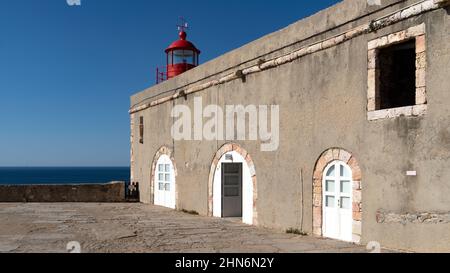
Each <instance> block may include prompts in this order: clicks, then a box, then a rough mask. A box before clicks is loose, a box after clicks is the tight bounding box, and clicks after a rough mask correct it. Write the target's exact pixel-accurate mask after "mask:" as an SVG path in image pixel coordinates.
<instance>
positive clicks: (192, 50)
mask: <svg viewBox="0 0 450 273" xmlns="http://www.w3.org/2000/svg"><path fill="white" fill-rule="evenodd" d="M187 29H188V24H187V23H186V22H185V21H184V20H182V24H180V25H178V30H179V40H177V41H175V42H173V43H172V44H171V45H170V46H169V47H168V48H167V49H166V50H165V52H166V55H167V65H166V67H165V68H163V69H161V68H158V69H157V71H156V74H157V76H156V83H157V84H158V83H160V82H163V81H165V80H168V79H171V78H173V77H175V76H178V75H180V74H182V73H184V72H186V71H188V70H190V69H192V68H194V67H196V66H198V64H199V55H200V53H201V52H200V50H198V49H197V48H196V47H195V45H194V44H193V43H191V42H189V41H188V40H186V38H187V33H186V30H187Z"/></svg>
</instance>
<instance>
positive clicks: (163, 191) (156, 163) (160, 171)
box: [151, 147, 177, 209]
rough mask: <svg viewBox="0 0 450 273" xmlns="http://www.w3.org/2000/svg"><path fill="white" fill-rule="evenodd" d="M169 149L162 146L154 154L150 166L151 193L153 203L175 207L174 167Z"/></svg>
mask: <svg viewBox="0 0 450 273" xmlns="http://www.w3.org/2000/svg"><path fill="white" fill-rule="evenodd" d="M171 154H172V153H171V151H170V150H169V149H168V148H167V147H162V148H161V149H160V150H159V151H158V152H157V153H156V155H155V158H154V160H153V166H152V176H151V177H152V178H151V195H152V197H153V204H154V205H157V206H162V207H166V208H171V209H176V201H177V188H176V176H177V172H176V167H175V164H174V163H173V162H174V161H173V159H172V158H171Z"/></svg>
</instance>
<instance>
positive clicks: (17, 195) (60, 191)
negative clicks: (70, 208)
mask: <svg viewBox="0 0 450 273" xmlns="http://www.w3.org/2000/svg"><path fill="white" fill-rule="evenodd" d="M125 201H126V198H125V183H124V182H111V183H108V184H86V185H5V186H0V202H30V203H32V202H37V203H39V202H43V203H45V202H49V203H50V202H92V203H109V202H111V203H114V202H125Z"/></svg>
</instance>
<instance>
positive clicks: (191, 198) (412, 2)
mask: <svg viewBox="0 0 450 273" xmlns="http://www.w3.org/2000/svg"><path fill="white" fill-rule="evenodd" d="M287 8H288V7H287ZM186 39H187V37H186V33H185V31H184V29H181V33H180V41H178V42H176V43H175V44H173V45H172V46H171V47H169V48H168V50H166V53H167V62H168V67H167V68H166V69H163V70H159V71H158V72H157V73H158V74H157V78H158V81H157V82H158V84H157V85H155V86H153V87H151V88H149V89H147V90H144V91H142V92H140V93H137V94H136V95H134V96H132V97H131V108H130V111H129V113H130V117H131V180H132V181H133V182H139V187H140V199H141V202H143V203H147V204H155V205H159V206H165V207H168V208H172V209H177V210H183V209H185V210H188V211H196V212H198V213H199V214H201V215H205V216H210V217H223V218H226V217H236V218H240V219H242V221H243V222H244V223H246V224H249V225H255V226H260V227H267V228H273V229H278V230H281V231H285V230H287V229H298V230H301V231H303V232H304V233H307V234H309V235H312V236H319V237H328V238H333V239H337V240H343V241H349V242H354V243H357V244H364V245H365V244H367V243H369V242H379V243H380V244H381V246H383V247H386V248H394V249H399V250H409V251H425V252H427V251H450V77H449V75H450V1H447V0H420V1H418V0H406V1H405V0H403V1H398V0H382V1H380V3H378V1H363V0H344V1H342V2H340V3H338V4H336V5H334V6H332V7H330V8H328V9H326V10H323V11H321V12H319V13H317V14H315V15H313V16H311V17H308V18H305V19H303V20H301V21H299V22H296V23H294V24H292V25H290V26H288V27H286V28H285V29H282V30H280V31H277V32H275V33H272V34H269V35H267V36H265V37H262V38H261V39H258V40H256V41H254V42H251V43H249V44H247V45H245V46H243V47H241V48H239V49H236V50H233V51H231V52H229V53H227V54H225V55H223V56H220V57H218V58H216V59H214V60H212V61H209V62H207V63H205V64H201V65H198V64H199V55H200V50H198V49H197V48H196V46H194V44H193V43H190V42H187V40H186ZM179 45H181V47H180V46H179ZM203 50H205V49H203ZM230 107H234V108H230ZM198 109H201V110H200V111H197V110H198ZM227 109H234V111H227ZM230 113H231V114H230ZM222 120H223V122H222ZM230 121H231V122H230ZM233 121H234V122H233ZM230 124H231V125H230ZM268 144H270V145H268Z"/></svg>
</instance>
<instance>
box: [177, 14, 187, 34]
mask: <svg viewBox="0 0 450 273" xmlns="http://www.w3.org/2000/svg"><path fill="white" fill-rule="evenodd" d="M177 27H178V31H183V32H186V30H187V29H189V25H188V23H187V21H186V20H185V19H184V17H180V23H179V24H178V25H177Z"/></svg>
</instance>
